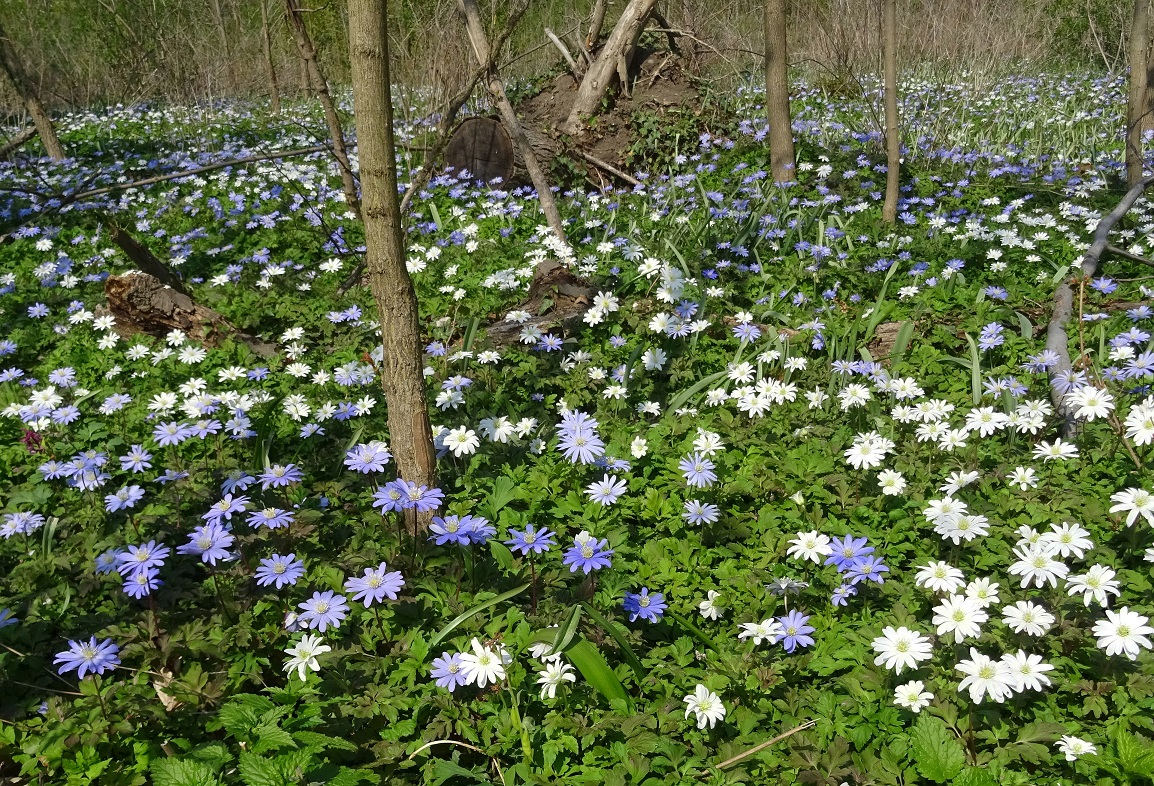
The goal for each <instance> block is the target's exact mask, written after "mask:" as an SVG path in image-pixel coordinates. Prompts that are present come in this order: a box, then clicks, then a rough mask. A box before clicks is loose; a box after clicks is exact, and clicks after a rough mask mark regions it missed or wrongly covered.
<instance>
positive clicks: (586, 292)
mask: <svg viewBox="0 0 1154 786" xmlns="http://www.w3.org/2000/svg"><path fill="white" fill-rule="evenodd" d="M539 269H540V268H539ZM595 294H596V293H595V292H594V290H593V288H592V287H590V286H589V285H588V284H586V283H585V282H584V281H581V280H580V279H578V278H576V277H575V276H574V275H573V274H572V273H570V272H569V271H568V270H567V269H566V268H564V267H563V266H561V265H560V263H558V262H556V261H555V260H554V262H553V264H552V265H551V266H549V268H548V272H546V273H544V274H539V275H536V276H534V277H533V283H532V284H531V285H530V286H529V294H528V296H527V297H526V299H525V301H524V303H523V304H522V305H521V306H519V308H522V309H524V310H526V311H528V312H529V313H530V314H535V315H536V316H533V317H531V318H530V319H529V320H527V321H526V322H524V323H517V322H508V321H501V322H496V323H494V324H492V325H489V326H488V328H487V329H486V336H487V337H488V339H489V342H490V343H492V344H494V345H496V346H506V345H509V344H516V343H517V342H518V341H520V336H521V331H522V330H523V329H524V328H525V327H526V326H532V327H536V328H539V329H541V330H542V331H545V330H550V329H553V328H560V329H561V330H564V331H571V330H573V329H575V328H577V327H578V326H579V323H580V321H581V317H582V316H583V315H584V314H585V312H586V311H588V310H589V306H590V305H591V304H592V302H593V296H594V295H595ZM542 312H544V313H542Z"/></svg>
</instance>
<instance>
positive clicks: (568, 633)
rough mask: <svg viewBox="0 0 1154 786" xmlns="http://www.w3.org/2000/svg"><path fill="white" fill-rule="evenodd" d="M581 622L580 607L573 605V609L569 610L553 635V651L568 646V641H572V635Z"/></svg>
mask: <svg viewBox="0 0 1154 786" xmlns="http://www.w3.org/2000/svg"><path fill="white" fill-rule="evenodd" d="M580 624H581V607H580V606H574V607H573V610H572V611H571V612H569V616H568V617H566V619H565V621H564V622H563V623H561V627H559V628H558V629H557V635H556V636H554V637H553V643H552V645H551V646H552V647H553V650H552V651H553V652H564V651H565V648H566V647H568V646H569V642H571V641H573V637H574V636H576V635H577V626H578V625H580Z"/></svg>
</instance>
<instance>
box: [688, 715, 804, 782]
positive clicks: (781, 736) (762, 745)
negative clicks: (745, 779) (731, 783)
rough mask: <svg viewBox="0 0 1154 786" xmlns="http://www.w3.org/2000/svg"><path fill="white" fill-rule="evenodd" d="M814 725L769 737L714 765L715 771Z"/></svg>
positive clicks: (708, 772)
mask: <svg viewBox="0 0 1154 786" xmlns="http://www.w3.org/2000/svg"><path fill="white" fill-rule="evenodd" d="M816 723H817V721H812V720H808V721H806V722H805V723H803V724H801V725H800V726H794V727H793V728H792V729H790V730H789V731H785V732H782V733H781V734H779V735H777V736H776V737H771V738H770V739H768V740H766V741H765V742H762V743H759V744H757V745H754V746H753V747H752V748H750V749H749V750H747V751H745V752H743V753H739V754H737V755H736V756H731V757H730V758H728V759H726V760H725V761H723V762H721V764H718V765H716V769H719V770H724V769H725V768H726V767H728V766H730V765H731V764H737V762H739V761H741V760H742V759H747V758H749V757H750V756H752V755H753V754H755V753H758V752H760V751H763V750H765V749H766V748H768V747H769V746H770V745H773V744H774V743H775V742H781V741H782V740H784V739H785V738H787V737H792V736H793V735H795V734H797V733H798V732H799V731H805V730H806V729H809V728H812V727H813V726H814V725H815V724H816ZM701 774H702V775H709V774H712V773H711V771H710V770H704V771H702V773H701Z"/></svg>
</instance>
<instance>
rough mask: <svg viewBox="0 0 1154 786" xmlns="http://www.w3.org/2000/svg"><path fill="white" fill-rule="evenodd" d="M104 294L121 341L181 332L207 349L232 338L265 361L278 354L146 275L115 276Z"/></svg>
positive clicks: (262, 342) (272, 345) (135, 273)
mask: <svg viewBox="0 0 1154 786" xmlns="http://www.w3.org/2000/svg"><path fill="white" fill-rule="evenodd" d="M104 294H105V296H106V297H107V298H108V310H109V313H111V314H112V316H114V317H115V318H116V326H115V330H116V332H117V333H118V334H119V335H120V336H121V337H122V338H130V337H132V336H134V335H136V334H137V333H147V334H148V335H150V336H156V337H158V338H159V337H163V336H166V335H168V334H169V333H170V332H172V331H173V330H180V331H182V332H184V334H185V335H186V336H188V338H189V339H190V340H192V341H196V342H198V343H200V344H202V345H205V346H210V347H219V346H220V345H221V344H222V343H223V342H224V340H225V339H226V338H232V339H233V340H234V341H237V342H239V343H241V344H244V345H245V346H246V347H248V348H249V349H250V350H252V352H253V353H254V354H256V355H258V356H260V357H262V358H270V357H272V356H274V355H275V354H276V353H277V348H276V345H275V344H270V343H268V342H267V341H262V340H261V339H259V338H257V337H256V336H252V335H249V334H248V333H245V332H244V331H242V330H240V329H238V328H237V327H236V326H235V325H233V324H232V323H231V322H229V321H228V320H227V319H226V318H225V317H224V315H223V314H220V313H218V312H216V311H213V310H212V309H211V308H207V307H205V306H202V305H200V304H198V303H196V302H194V301H193V299H192V298H190V297H189V296H188V295H185V294H183V293H181V292H177V291H176V290H175V289H172V288H171V287H167V286H165V285H164V284H163V283H161V281H160V280H159V279H157V278H155V277H153V276H150V275H148V274H147V273H137V272H135V271H132V272H128V273H125V274H124V275H122V276H112V277H110V278H109V279H108V280H107V281H105V282H104Z"/></svg>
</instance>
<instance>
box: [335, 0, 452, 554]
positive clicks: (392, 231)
mask: <svg viewBox="0 0 1154 786" xmlns="http://www.w3.org/2000/svg"><path fill="white" fill-rule="evenodd" d="M348 9H349V50H350V59H349V60H350V66H351V74H352V82H353V103H354V107H355V119H356V127H357V139H358V140H359V150H358V152H359V155H360V162H361V187H362V189H363V192H364V224H365V249H366V250H365V261H366V264H367V269H368V276H369V287H370V289H371V290H372V293H373V298H374V299H375V300H376V302H377V314H378V318H379V319H380V322H381V336H382V338H383V343H384V352H385V354H384V362H383V363H382V369H381V381H382V384H383V386H384V390H385V401H386V404H387V406H388V419H389V440H390V442H391V448H392V451H393V455H394V456H395V457H396V460H397V467H398V469H399V471H400V475H401V477H402V478H404V479H405V480H408V481H411V482H413V483H417V484H420V485H425V486H433V485H435V481H436V464H435V459H434V453H433V440H432V430H431V428H430V425H429V412H428V406H427V404H426V399H425V384H424V374H423V363H422V358H421V344H420V325H419V323H418V320H417V295H416V292H415V291H414V289H413V282H412V279H410V278H409V273H408V270H407V269H406V268H405V239H404V235H403V232H404V230H403V227H402V224H401V210H400V204H399V201H398V198H397V171H396V153H395V147H394V142H393V105H392V98H391V94H390V85H389V31H388V23H387V14H386V7H385V0H349V3H348ZM409 521H410V525H411V526H413V528H414V533H415V532H416V529H417V526H418V524H419V521H418V518H417V517H415V516H412V517H410V518H409Z"/></svg>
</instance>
